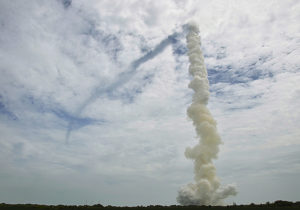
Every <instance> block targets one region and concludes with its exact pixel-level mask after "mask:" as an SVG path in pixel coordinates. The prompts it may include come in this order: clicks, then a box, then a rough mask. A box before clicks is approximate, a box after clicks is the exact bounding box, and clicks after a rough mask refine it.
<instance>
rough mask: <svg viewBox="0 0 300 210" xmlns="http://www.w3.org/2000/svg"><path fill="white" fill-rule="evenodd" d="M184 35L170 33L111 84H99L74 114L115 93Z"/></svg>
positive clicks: (69, 129) (70, 124) (68, 130)
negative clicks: (147, 63)
mask: <svg viewBox="0 0 300 210" xmlns="http://www.w3.org/2000/svg"><path fill="white" fill-rule="evenodd" d="M181 35H182V33H178V32H175V33H173V34H171V35H169V36H168V37H167V38H165V39H164V40H162V41H161V42H160V43H159V44H158V45H156V47H155V48H154V49H153V50H151V51H149V52H148V53H146V54H145V55H144V56H142V57H140V58H138V59H136V60H134V61H133V62H132V63H131V64H130V65H129V67H128V68H127V70H126V71H124V72H122V73H120V74H119V75H118V76H117V77H116V78H117V79H116V80H115V81H113V82H112V83H111V84H109V85H107V86H104V87H103V84H102V85H99V86H98V87H96V88H95V89H94V90H93V91H92V93H91V95H90V97H89V98H87V99H86V100H85V101H84V102H83V103H82V104H81V105H80V106H79V107H78V109H77V110H76V111H75V113H74V116H75V117H79V116H80V114H81V113H82V112H83V111H84V110H85V109H86V107H88V106H89V105H90V104H92V103H93V102H95V101H96V100H97V99H98V98H99V97H100V96H102V95H104V94H105V93H113V92H114V91H116V90H118V89H119V88H120V87H121V86H123V85H124V84H126V83H127V82H128V81H129V80H130V79H131V78H132V77H133V76H134V75H135V74H136V72H137V69H138V68H139V67H140V66H141V65H142V64H144V63H146V62H147V61H149V60H151V59H153V58H154V57H156V56H157V55H158V54H160V53H161V52H163V51H164V50H165V49H166V47H168V46H169V45H170V44H174V43H176V42H177V39H178V38H179V37H180V36H181ZM74 129H75V128H74V121H73V120H70V121H69V124H68V128H67V132H66V136H65V140H66V143H67V144H68V142H69V138H70V135H71V133H72V131H73V130H74Z"/></svg>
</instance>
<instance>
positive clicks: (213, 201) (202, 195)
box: [177, 180, 237, 206]
mask: <svg viewBox="0 0 300 210" xmlns="http://www.w3.org/2000/svg"><path fill="white" fill-rule="evenodd" d="M235 195H237V191H236V187H235V186H234V185H227V186H226V187H223V188H219V189H218V190H217V191H215V192H214V191H212V190H210V186H209V183H208V182H207V181H206V180H203V181H202V182H199V183H198V184H193V183H190V184H188V185H186V186H185V187H182V188H181V189H180V190H179V192H178V197H177V202H178V203H180V204H181V205H183V206H193V205H195V206H223V205H225V204H224V201H223V200H224V199H225V198H227V197H228V196H235Z"/></svg>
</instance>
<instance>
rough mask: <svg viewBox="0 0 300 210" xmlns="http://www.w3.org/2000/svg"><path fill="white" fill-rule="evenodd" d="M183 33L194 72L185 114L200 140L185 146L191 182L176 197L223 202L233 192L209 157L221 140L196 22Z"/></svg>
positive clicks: (203, 202)
mask: <svg viewBox="0 0 300 210" xmlns="http://www.w3.org/2000/svg"><path fill="white" fill-rule="evenodd" d="M188 29H189V32H188V34H187V36H186V40H187V48H188V58H189V62H190V66H189V73H190V74H191V76H193V79H192V81H191V82H190V84H189V86H188V87H189V88H191V89H192V90H194V92H195V93H194V95H193V99H192V104H191V105H190V106H189V107H188V109H187V115H188V117H189V118H190V119H192V121H193V125H194V126H195V130H196V133H197V137H198V139H199V142H198V144H197V145H196V146H194V147H193V148H189V147H188V148H187V149H186V151H185V156H186V157H187V158H189V159H192V160H193V161H194V175H195V176H194V183H190V184H188V185H186V186H184V187H182V188H181V189H180V190H179V192H178V193H179V194H178V197H177V201H178V202H179V203H180V204H182V205H222V204H223V199H225V198H227V197H228V196H230V195H236V194H237V192H236V189H235V187H234V186H232V185H228V186H226V187H221V186H220V185H221V184H220V181H219V179H218V177H217V176H216V168H215V166H214V165H213V162H212V160H213V159H216V158H217V154H218V151H219V145H220V144H221V143H222V142H221V138H220V136H219V134H218V132H217V123H216V121H215V120H214V119H213V117H212V115H211V113H210V112H209V110H208V108H207V106H206V105H207V103H208V99H209V81H208V79H207V70H206V67H205V64H204V58H203V55H202V52H201V50H200V45H201V42H200V37H199V29H198V26H197V24H195V23H189V25H188Z"/></svg>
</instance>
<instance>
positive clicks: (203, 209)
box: [0, 201, 300, 210]
mask: <svg viewBox="0 0 300 210" xmlns="http://www.w3.org/2000/svg"><path fill="white" fill-rule="evenodd" d="M0 209H1V210H2V209H3V210H4V209H5V210H6V209H7V210H17V209H35V210H48V209H49V210H50V209H51V210H56V209H57V210H58V209H60V210H63V209H66V210H67V209H68V210H71V209H78V210H79V209H86V210H92V209H94V210H96V209H102V210H109V209H112V210H129V209H133V210H139V209H142V210H152V209H155V210H173V209H174V210H183V209H187V210H194V209H195V210H196V209H197V210H214V209H220V210H226V209H249V210H250V209H300V202H289V201H275V202H274V203H266V204H250V205H230V206H177V205H173V206H136V207H117V206H103V205H101V204H96V205H92V206H88V205H84V206H65V205H55V206H54V205H38V204H5V203H1V204H0Z"/></svg>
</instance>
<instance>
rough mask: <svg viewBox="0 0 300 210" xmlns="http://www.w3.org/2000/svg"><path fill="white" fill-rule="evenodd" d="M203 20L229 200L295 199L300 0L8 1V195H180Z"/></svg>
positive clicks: (107, 201)
mask: <svg viewBox="0 0 300 210" xmlns="http://www.w3.org/2000/svg"><path fill="white" fill-rule="evenodd" d="M190 20H194V21H196V22H197V23H198V24H199V27H200V35H201V42H202V46H201V49H202V51H203V55H204V59H205V64H206V67H207V70H208V78H209V82H210V94H211V95H210V101H209V103H208V107H209V109H210V111H211V113H212V115H213V117H214V118H215V119H216V121H217V122H218V131H219V134H220V136H221V138H222V141H223V144H222V145H221V147H220V153H219V157H218V159H217V160H215V161H214V164H215V165H216V168H217V175H218V177H219V178H220V179H221V183H222V184H224V185H226V184H235V185H236V187H237V191H238V194H237V196H235V197H232V198H230V199H227V201H226V203H227V204H232V203H233V202H235V203H237V204H247V203H252V202H254V203H265V202H267V201H270V202H272V201H275V200H289V201H299V200H300V190H299V189H300V182H299V175H300V128H299V124H300V111H299V107H300V62H299V57H300V1H298V0H294V1H292V0H286V1H280V0H267V1H258V0H251V1H250V0H242V1H237V0H235V1H232V0H225V1H224V0H222V1H221V0H219V1H215V0H212V1H198V0H173V1H171V0H165V1H159V0H136V1H134V0H126V1H121V0H114V1H111V0H101V1H97V0H88V1H86V0H73V1H71V0H53V1H48V0H30V1H19V0H1V1H0V73H1V76H0V198H1V200H0V202H4V203H40V204H76V205H78V204H90V205H91V204H95V203H101V204H103V205H117V206H125V205H128V206H134V205H151V204H152V205H158V204H159V205H173V204H177V202H176V196H177V193H178V190H179V189H180V187H181V186H183V185H185V184H187V183H189V182H191V181H192V180H193V162H192V161H191V160H187V159H186V158H185V157H184V151H185V148H186V147H188V146H190V147H192V146H194V145H195V144H196V143H197V139H196V133H195V130H194V127H193V125H192V122H191V121H190V120H189V119H188V118H187V116H186V109H187V107H188V106H189V105H190V104H191V101H192V94H193V92H192V90H190V89H189V88H188V87H187V86H188V83H189V81H190V80H191V77H190V76H189V74H188V65H189V63H188V57H187V55H186V52H187V48H186V40H185V34H184V33H185V32H184V27H183V26H184V25H185V24H186V23H187V22H188V21H190Z"/></svg>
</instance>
